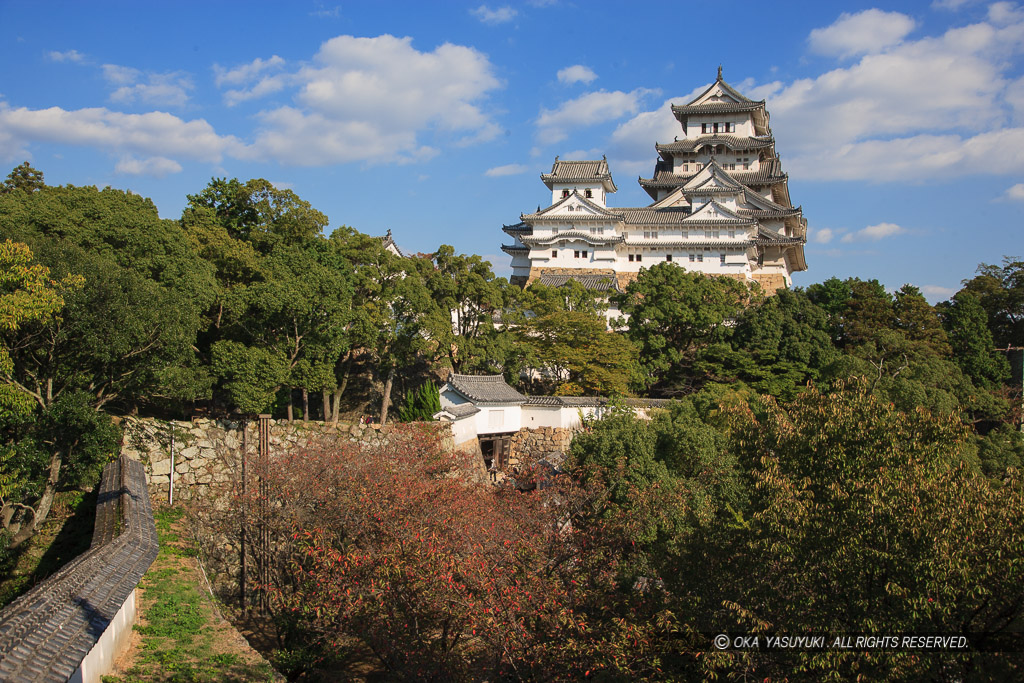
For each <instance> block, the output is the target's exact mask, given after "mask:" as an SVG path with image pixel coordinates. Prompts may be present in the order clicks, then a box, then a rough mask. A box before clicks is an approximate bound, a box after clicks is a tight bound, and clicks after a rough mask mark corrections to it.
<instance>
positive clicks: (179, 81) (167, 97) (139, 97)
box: [103, 64, 195, 107]
mask: <svg viewBox="0 0 1024 683" xmlns="http://www.w3.org/2000/svg"><path fill="white" fill-rule="evenodd" d="M103 77H104V78H106V80H107V82H108V83H110V84H112V85H115V86H117V88H116V89H115V90H114V92H112V93H111V94H110V99H111V101H113V102H120V103H123V104H130V103H133V102H136V101H138V102H140V103H142V104H148V105H154V106H164V107H181V106H184V105H185V104H186V103H187V102H188V97H189V95H188V92H189V91H190V90H192V89H193V88H194V87H195V86H194V85H193V84H192V79H191V78H189V76H188V75H187V74H184V73H182V72H172V73H163V74H158V73H143V72H142V71H139V70H138V69H133V68H131V67H128V66H120V65H117V64H104V65H103Z"/></svg>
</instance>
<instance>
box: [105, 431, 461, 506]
mask: <svg viewBox="0 0 1024 683" xmlns="http://www.w3.org/2000/svg"><path fill="white" fill-rule="evenodd" d="M431 424H433V425H436V429H438V430H440V431H441V432H442V438H443V439H444V440H445V444H446V446H447V447H448V448H449V449H450V450H453V449H454V441H453V440H452V437H451V428H450V427H449V426H448V424H447V423H442V422H436V423H431ZM123 426H124V437H123V440H122V442H121V453H122V454H123V455H126V456H128V457H129V458H131V459H133V460H139V461H141V462H142V463H143V464H144V465H145V466H146V481H147V483H148V485H149V492H150V494H151V495H159V496H162V497H163V498H164V499H166V497H167V493H168V489H169V488H170V482H171V432H172V429H173V432H174V498H175V499H176V500H178V499H182V500H192V499H197V498H204V497H206V496H207V495H209V494H212V495H213V496H214V497H216V496H218V495H220V494H219V493H215V492H214V491H212V490H211V487H213V488H217V489H220V488H222V487H223V485H225V484H230V483H231V482H234V481H238V480H239V478H240V476H241V454H242V424H241V422H238V421H231V420H210V419H197V420H193V421H191V422H171V421H167V420H156V419H153V418H134V417H128V418H124V422H123ZM245 429H246V431H247V432H248V442H249V454H250V456H254V455H255V454H256V452H257V443H258V438H259V437H258V425H257V423H256V422H255V421H250V422H248V424H247V425H246V427H245ZM391 432H392V425H384V426H383V427H382V426H380V425H347V424H338V425H331V424H330V423H324V422H301V421H299V422H293V423H291V424H289V423H288V422H287V421H284V420H271V421H270V452H271V454H280V453H286V452H288V451H290V450H291V449H293V448H305V447H307V446H309V444H310V443H311V442H312V441H323V440H324V439H325V438H326V439H328V440H329V439H339V440H343V441H350V442H359V443H365V444H368V445H374V446H376V445H380V444H382V443H387V440H388V439H389V438H390V434H391Z"/></svg>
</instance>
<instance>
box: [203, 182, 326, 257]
mask: <svg viewBox="0 0 1024 683" xmlns="http://www.w3.org/2000/svg"><path fill="white" fill-rule="evenodd" d="M188 202H189V207H190V208H192V209H198V208H200V207H206V208H209V209H212V210H213V211H214V213H215V214H216V216H217V220H218V222H219V223H220V224H221V225H222V226H223V227H224V229H225V230H226V231H227V232H228V234H229V235H230V236H231V237H232V238H234V239H239V240H242V241H245V242H249V243H250V244H252V245H253V246H254V247H255V248H256V249H257V250H259V251H261V252H264V253H266V252H268V251H270V250H271V249H272V248H273V247H274V246H275V245H276V244H278V243H279V242H284V243H286V244H301V243H303V242H306V241H308V240H311V239H313V238H314V237H316V236H317V235H320V234H321V233H322V232H323V230H324V228H326V227H327V223H328V221H327V216H325V215H324V214H323V213H321V212H319V211H317V210H316V209H314V208H313V207H312V206H311V205H310V204H309V202H307V201H304V200H302V199H300V198H299V196H298V195H296V194H295V193H294V192H292V191H291V190H280V189H278V188H276V187H274V185H273V184H272V183H271V182H269V181H267V180H264V179H262V178H254V179H252V180H248V181H246V182H244V183H242V182H240V181H239V180H238V179H237V178H232V179H231V180H227V179H225V178H214V179H212V180H210V184H209V185H207V186H206V188H204V189H203V190H202V191H201V192H199V193H198V194H192V195H188Z"/></svg>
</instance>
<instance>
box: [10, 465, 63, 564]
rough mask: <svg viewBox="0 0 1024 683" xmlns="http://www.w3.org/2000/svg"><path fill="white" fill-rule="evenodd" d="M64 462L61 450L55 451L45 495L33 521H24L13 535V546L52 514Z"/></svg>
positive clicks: (40, 500)
mask: <svg viewBox="0 0 1024 683" xmlns="http://www.w3.org/2000/svg"><path fill="white" fill-rule="evenodd" d="M63 462H64V456H63V454H62V453H61V452H60V451H59V450H58V451H54V452H53V455H52V456H51V457H50V476H49V477H47V479H46V488H45V489H43V495H42V497H41V498H40V499H39V504H38V505H36V508H35V514H34V515H32V522H31V523H27V524H26V523H23V524H22V525H21V529H19V530H18V532H17V533H16V534H14V536H12V537H11V545H10V547H11V548H17V547H18V546H19V545H21V544H22V543H24V542H25V541H26V540H28V539H30V538H32V536H33V535H35V533H36V531H38V530H39V527H40V526H42V524H43V522H45V521H46V518H47V517H48V516H49V515H50V506H52V505H53V497H54V495H56V493H57V482H59V481H60V466H61V464H62V463H63Z"/></svg>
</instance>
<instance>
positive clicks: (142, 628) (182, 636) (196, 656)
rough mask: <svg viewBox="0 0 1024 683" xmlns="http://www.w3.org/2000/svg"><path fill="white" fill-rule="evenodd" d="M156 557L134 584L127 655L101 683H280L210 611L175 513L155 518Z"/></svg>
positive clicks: (192, 553) (213, 608)
mask: <svg viewBox="0 0 1024 683" xmlns="http://www.w3.org/2000/svg"><path fill="white" fill-rule="evenodd" d="M155 516H156V523H157V532H158V534H159V537H160V554H159V555H158V556H157V559H156V562H154V563H153V566H152V567H150V569H149V571H148V572H147V573H146V576H145V577H143V579H142V582H141V583H140V584H139V616H138V619H137V620H136V626H135V630H134V631H133V633H132V641H131V645H130V646H129V648H128V650H127V651H126V652H125V653H124V654H123V655H122V656H121V657H120V658H119V659H118V661H117V662H116V663H115V667H114V671H112V672H111V675H110V676H107V677H104V679H103V680H104V683H115V682H116V683H135V682H141V681H197V682H201V683H206V682H210V683H216V682H221V681H282V680H284V679H283V678H282V677H281V676H280V675H279V674H278V673H277V672H276V671H274V669H273V668H272V667H271V666H270V664H268V663H267V661H266V660H265V659H263V657H262V656H260V654H259V653H258V652H256V651H255V650H253V649H252V648H251V647H250V646H249V643H248V642H247V641H246V640H245V638H243V637H242V636H241V634H239V633H238V631H237V630H235V628H234V627H233V626H232V625H231V624H230V623H228V622H227V621H226V620H225V619H224V618H223V617H222V616H221V615H220V612H219V610H218V609H217V607H216V605H215V603H214V601H213V599H212V598H211V596H210V593H209V592H208V590H207V584H206V580H205V577H204V576H203V573H202V570H201V569H200V568H199V563H198V560H197V559H196V557H195V550H194V549H193V548H192V546H191V544H190V543H188V542H187V540H186V539H187V536H186V532H185V526H184V524H183V523H182V521H181V517H182V515H181V511H180V510H174V509H163V510H157V511H156V515H155Z"/></svg>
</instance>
